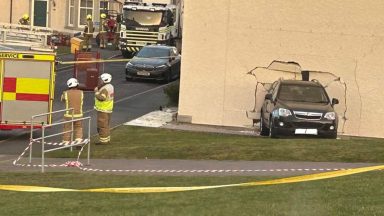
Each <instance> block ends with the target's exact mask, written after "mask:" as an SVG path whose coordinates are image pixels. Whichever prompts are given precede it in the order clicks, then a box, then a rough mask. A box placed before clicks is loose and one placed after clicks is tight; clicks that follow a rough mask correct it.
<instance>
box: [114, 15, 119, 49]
mask: <svg viewBox="0 0 384 216" xmlns="http://www.w3.org/2000/svg"><path fill="white" fill-rule="evenodd" d="M120 22H121V17H120V16H118V17H117V18H116V19H115V20H114V23H115V27H114V29H113V32H114V37H113V44H114V46H115V49H119V39H120Z"/></svg>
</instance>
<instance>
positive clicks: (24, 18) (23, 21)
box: [19, 14, 31, 25]
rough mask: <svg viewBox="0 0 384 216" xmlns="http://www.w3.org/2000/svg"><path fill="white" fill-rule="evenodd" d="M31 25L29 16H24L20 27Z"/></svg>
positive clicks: (20, 21) (20, 20)
mask: <svg viewBox="0 0 384 216" xmlns="http://www.w3.org/2000/svg"><path fill="white" fill-rule="evenodd" d="M30 24H31V23H30V22H29V15H28V14H24V15H23V16H22V17H21V18H20V19H19V25H30Z"/></svg>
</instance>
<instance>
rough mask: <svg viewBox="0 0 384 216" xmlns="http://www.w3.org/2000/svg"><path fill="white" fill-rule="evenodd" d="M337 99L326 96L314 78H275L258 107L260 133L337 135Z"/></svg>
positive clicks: (265, 134)
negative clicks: (259, 108) (335, 108)
mask: <svg viewBox="0 0 384 216" xmlns="http://www.w3.org/2000/svg"><path fill="white" fill-rule="evenodd" d="M338 103H339V101H338V100H337V99H335V98H334V99H332V101H330V100H329V97H328V94H327V92H326V91H325V89H324V87H323V86H322V85H321V84H320V83H319V82H317V81H298V80H279V81H276V82H274V83H273V85H272V86H271V88H270V90H269V91H268V93H267V94H266V95H265V100H264V103H263V107H262V108H261V118H260V134H261V135H264V136H267V135H269V136H270V137H278V136H281V135H314V136H321V137H328V138H336V137H337V124H338V117H337V114H336V112H335V111H334V109H333V106H334V105H335V104H338Z"/></svg>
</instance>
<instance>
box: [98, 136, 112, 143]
mask: <svg viewBox="0 0 384 216" xmlns="http://www.w3.org/2000/svg"><path fill="white" fill-rule="evenodd" d="M99 140H100V142H102V143H105V142H110V141H111V136H108V137H100V138H99Z"/></svg>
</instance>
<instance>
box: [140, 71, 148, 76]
mask: <svg viewBox="0 0 384 216" xmlns="http://www.w3.org/2000/svg"><path fill="white" fill-rule="evenodd" d="M137 75H139V76H149V75H150V73H149V72H147V71H138V72H137Z"/></svg>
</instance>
